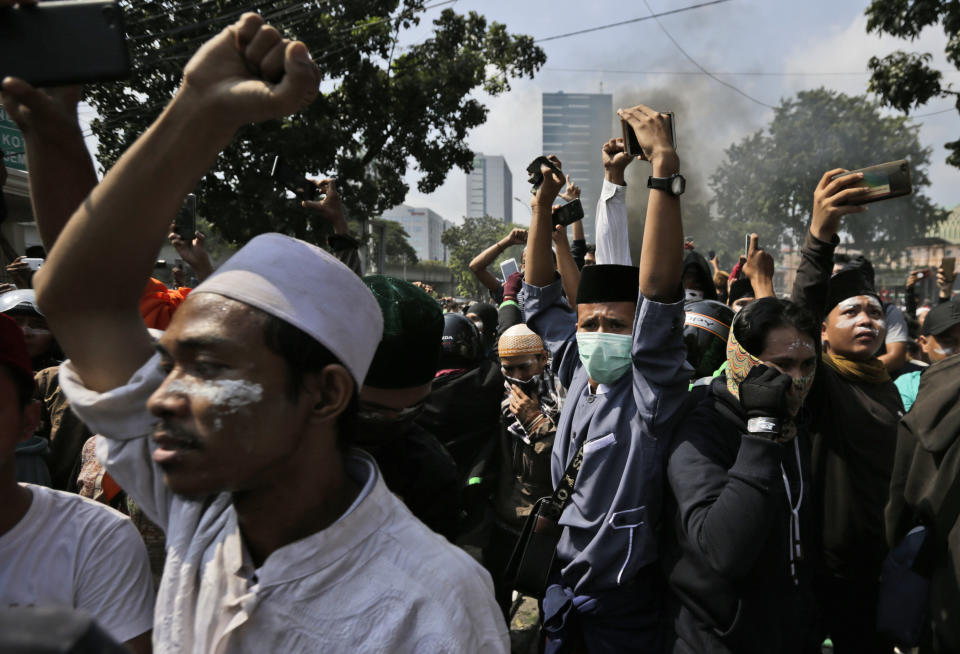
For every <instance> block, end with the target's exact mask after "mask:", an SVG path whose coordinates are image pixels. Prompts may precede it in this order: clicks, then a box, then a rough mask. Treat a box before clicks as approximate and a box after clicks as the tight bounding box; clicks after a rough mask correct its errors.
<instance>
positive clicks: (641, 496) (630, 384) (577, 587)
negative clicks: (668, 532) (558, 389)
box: [524, 280, 691, 651]
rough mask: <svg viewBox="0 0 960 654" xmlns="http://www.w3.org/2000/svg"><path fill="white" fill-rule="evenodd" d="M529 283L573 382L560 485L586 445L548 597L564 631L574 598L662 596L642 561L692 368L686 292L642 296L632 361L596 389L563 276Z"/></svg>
mask: <svg viewBox="0 0 960 654" xmlns="http://www.w3.org/2000/svg"><path fill="white" fill-rule="evenodd" d="M524 289H525V290H526V295H527V298H526V303H525V305H524V314H525V318H526V321H527V325H528V326H529V327H530V329H532V330H533V331H534V332H536V333H537V334H539V335H540V337H541V338H542V339H543V342H544V345H545V346H546V348H547V349H548V350H549V351H550V353H551V355H552V357H553V359H552V364H551V365H552V366H553V367H554V370H555V371H556V374H557V377H558V380H559V381H560V383H561V384H563V385H564V386H565V387H566V388H567V399H566V403H565V404H564V407H563V411H562V413H561V415H560V422H559V424H558V426H557V436H556V440H555V441H554V446H553V456H552V461H551V474H552V478H553V483H554V486H556V484H557V483H558V481H559V480H560V478H561V477H562V476H563V473H564V471H565V470H566V467H567V464H568V463H569V461H570V460H571V459H572V458H573V456H574V454H576V452H577V449H578V448H579V447H580V445H581V444H583V446H584V447H583V463H582V466H581V468H580V472H579V474H578V475H577V480H576V484H575V485H574V491H573V494H572V496H571V500H570V502H569V504H568V505H567V507H566V509H565V510H564V512H563V515H562V517H561V519H560V524H561V526H562V527H563V534H562V536H561V538H560V542H559V544H558V546H557V560H558V562H559V564H560V579H559V583H558V584H556V585H555V586H552V587H551V588H550V589H549V590H548V597H547V598H545V600H544V611H545V618H546V620H545V623H546V626H547V629H548V631H552V629H551V625H553V626H554V627H559V628H560V629H559V631H557V632H555V633H558V634H559V633H562V625H559V624H558V622H563V623H565V622H566V621H567V617H568V616H569V615H570V610H571V608H576V610H577V612H578V613H579V614H581V616H585V615H587V614H588V613H590V612H594V613H596V611H597V610H598V609H599V610H600V611H601V612H602V611H603V608H602V606H600V605H609V606H611V607H613V606H614V605H616V606H619V607H621V608H627V607H628V606H630V605H633V606H636V607H637V608H638V611H639V612H643V610H644V609H643V608H642V607H650V606H652V607H654V610H656V608H655V607H656V606H658V605H659V601H658V599H659V598H658V597H649V595H650V594H656V595H659V593H660V590H659V588H640V587H637V584H641V585H642V584H643V580H644V579H645V578H646V574H645V572H647V571H644V569H645V568H647V566H649V565H650V564H652V563H654V562H655V561H656V560H657V536H656V527H657V525H658V523H659V521H660V509H661V501H662V496H663V484H664V472H663V470H664V454H665V450H666V445H667V442H668V441H669V437H670V434H671V431H672V429H673V426H674V422H675V418H676V417H677V414H678V411H679V409H680V408H681V406H682V405H683V403H684V400H685V399H686V396H687V386H688V380H689V378H690V374H691V368H690V366H689V365H688V364H687V362H686V358H685V349H684V346H683V339H682V334H683V322H684V311H683V302H682V301H680V302H676V303H673V304H661V303H659V302H654V301H652V300H647V299H645V298H644V297H643V295H642V294H640V295H639V296H638V298H637V312H636V316H635V318H634V324H633V347H632V352H631V354H632V358H633V369H632V371H628V372H627V374H625V375H624V376H623V377H621V378H620V379H619V380H617V381H616V382H614V383H613V384H611V385H609V386H604V385H602V384H601V385H599V386H598V388H597V392H596V393H593V392H592V391H591V390H590V387H589V383H588V378H587V372H586V369H585V368H584V367H583V364H582V363H581V361H580V353H579V349H578V347H577V340H576V331H577V326H576V314H575V313H574V311H573V309H571V308H570V306H569V305H568V304H567V303H566V301H565V300H564V299H563V298H562V296H561V283H560V281H559V280H558V281H555V282H553V283H552V284H549V285H548V286H543V287H536V286H530V285H528V284H526V283H525V284H524ZM648 600H649V601H648ZM621 612H622V611H621ZM596 617H597V618H602V617H603V616H596ZM624 617H626V616H624ZM654 621H655V618H654ZM604 622H606V620H604ZM626 622H629V620H626ZM581 623H582V626H583V627H584V629H583V632H584V633H583V635H584V637H585V638H588V639H589V634H587V631H588V629H587V628H586V624H585V623H584V622H583V620H581ZM625 626H626V625H625ZM654 628H656V625H654ZM608 635H609V634H608ZM602 640H603V642H602V643H601V642H596V644H597V645H600V646H601V647H602V648H603V649H606V646H608V645H613V644H614V641H610V640H609V639H608V638H603V639H602ZM587 645H588V646H589V645H590V643H589V642H588V643H587ZM633 650H634V647H629V649H628V650H623V651H633ZM591 651H592V650H591Z"/></svg>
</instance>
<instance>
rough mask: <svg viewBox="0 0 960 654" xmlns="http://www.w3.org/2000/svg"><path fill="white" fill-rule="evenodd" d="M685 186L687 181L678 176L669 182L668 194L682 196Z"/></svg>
mask: <svg viewBox="0 0 960 654" xmlns="http://www.w3.org/2000/svg"><path fill="white" fill-rule="evenodd" d="M686 186H687V180H685V179H684V178H683V177H681V176H680V175H677V176H676V177H674V178H673V179H671V180H670V192H671V193H673V194H674V195H681V194H683V191H684V189H685V188H686Z"/></svg>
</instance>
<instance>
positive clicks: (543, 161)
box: [527, 156, 563, 195]
mask: <svg viewBox="0 0 960 654" xmlns="http://www.w3.org/2000/svg"><path fill="white" fill-rule="evenodd" d="M541 165H545V166H548V167H549V168H550V170H552V171H553V172H555V173H557V174H558V175H560V177H561V178H562V177H563V172H562V171H561V170H560V169H559V168H557V165H556V164H555V163H553V162H552V161H550V160H549V159H547V158H546V157H543V156H540V157H537V158H536V159H534V160H533V161H531V162H530V165H529V166H527V175H529V178H528V179H527V181H528V182H529V183H530V184H532V185H533V187H532V188H531V189H530V192H531V193H532V194H534V195H536V193H537V189H539V188H540V185H541V184H543V173H542V172H541V171H540V166H541Z"/></svg>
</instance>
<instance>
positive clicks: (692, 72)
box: [543, 66, 870, 77]
mask: <svg viewBox="0 0 960 654" xmlns="http://www.w3.org/2000/svg"><path fill="white" fill-rule="evenodd" d="M543 70H553V71H557V72H564V73H612V74H623V75H703V72H702V71H699V70H609V69H604V68H554V67H552V66H547V67H545V68H544V69H543ZM713 74H714V75H728V76H731V77H735V76H748V77H749V76H756V77H830V76H834V75H836V76H860V75H869V74H870V73H869V72H860V73H854V72H849V73H847V72H822V73H787V72H784V73H771V72H763V71H750V72H736V73H718V72H714V73H713Z"/></svg>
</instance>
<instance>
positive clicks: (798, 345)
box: [787, 338, 813, 352]
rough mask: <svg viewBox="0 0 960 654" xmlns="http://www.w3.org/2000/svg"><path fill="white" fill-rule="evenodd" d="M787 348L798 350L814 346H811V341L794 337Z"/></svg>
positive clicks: (810, 348) (809, 348)
mask: <svg viewBox="0 0 960 654" xmlns="http://www.w3.org/2000/svg"><path fill="white" fill-rule="evenodd" d="M787 349H788V350H790V351H791V352H795V351H797V350H813V348H812V347H810V343H808V342H807V341H804V340H802V339H799V338H797V339H794V341H793V342H792V343H790V345H788V346H787Z"/></svg>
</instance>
